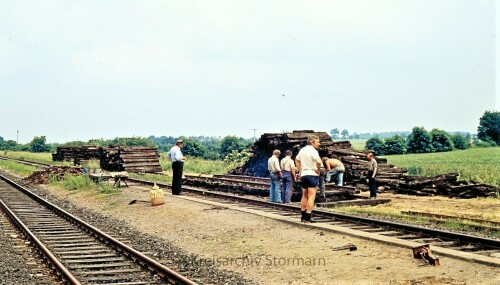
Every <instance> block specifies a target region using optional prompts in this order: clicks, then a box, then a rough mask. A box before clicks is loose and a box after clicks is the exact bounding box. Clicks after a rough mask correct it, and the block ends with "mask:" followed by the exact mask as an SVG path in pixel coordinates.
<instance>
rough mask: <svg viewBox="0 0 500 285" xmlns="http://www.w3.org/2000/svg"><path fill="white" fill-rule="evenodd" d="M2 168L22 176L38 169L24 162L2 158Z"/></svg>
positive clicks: (0, 162) (0, 165) (0, 164)
mask: <svg viewBox="0 0 500 285" xmlns="http://www.w3.org/2000/svg"><path fill="white" fill-rule="evenodd" d="M0 168H3V169H5V170H7V171H9V172H12V173H15V174H17V175H19V176H21V177H26V176H28V175H30V174H31V173H32V172H33V171H35V170H36V169H37V168H36V167H35V166H31V165H25V164H22V163H18V162H15V161H9V160H0Z"/></svg>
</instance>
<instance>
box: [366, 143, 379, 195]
mask: <svg viewBox="0 0 500 285" xmlns="http://www.w3.org/2000/svg"><path fill="white" fill-rule="evenodd" d="M366 159H367V160H368V163H367V164H366V166H367V167H368V174H367V176H366V180H367V182H368V187H369V188H370V199H375V198H377V179H376V176H377V161H376V160H375V158H374V157H373V153H371V152H370V153H368V154H367V155H366Z"/></svg>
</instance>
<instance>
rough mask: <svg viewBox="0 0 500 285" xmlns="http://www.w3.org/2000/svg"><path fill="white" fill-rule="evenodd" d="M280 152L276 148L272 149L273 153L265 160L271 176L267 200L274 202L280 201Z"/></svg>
mask: <svg viewBox="0 0 500 285" xmlns="http://www.w3.org/2000/svg"><path fill="white" fill-rule="evenodd" d="M280 154H281V152H280V151H279V150H277V149H275V150H274V151H273V155H272V156H271V157H270V158H269V160H268V161H267V170H269V175H270V177H271V188H270V189H269V201H270V202H275V203H281V192H280V176H281V168H280V161H279V159H278V157H279V156H280Z"/></svg>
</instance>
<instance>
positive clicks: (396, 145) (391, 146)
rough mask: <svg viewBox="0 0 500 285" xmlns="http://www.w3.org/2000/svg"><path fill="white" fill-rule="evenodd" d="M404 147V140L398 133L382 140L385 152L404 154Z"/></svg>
mask: <svg viewBox="0 0 500 285" xmlns="http://www.w3.org/2000/svg"><path fill="white" fill-rule="evenodd" d="M406 148H407V146H406V140H405V139H404V138H403V137H401V136H399V135H395V136H393V137H390V138H386V139H385V140H384V152H385V154H404V153H406Z"/></svg>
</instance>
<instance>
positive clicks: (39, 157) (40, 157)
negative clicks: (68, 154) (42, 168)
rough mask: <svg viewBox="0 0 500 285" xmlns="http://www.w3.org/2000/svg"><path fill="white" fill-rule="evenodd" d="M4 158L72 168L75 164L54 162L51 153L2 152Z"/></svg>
mask: <svg viewBox="0 0 500 285" xmlns="http://www.w3.org/2000/svg"><path fill="white" fill-rule="evenodd" d="M1 154H2V155H3V156H6V157H10V158H15V159H20V160H31V161H35V162H40V163H49V164H52V165H65V166H70V165H73V163H71V162H69V161H52V154H51V153H49V152H39V153H35V152H28V151H3V152H1Z"/></svg>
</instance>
